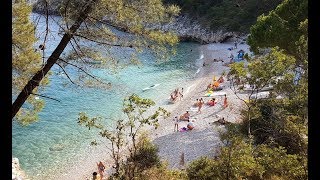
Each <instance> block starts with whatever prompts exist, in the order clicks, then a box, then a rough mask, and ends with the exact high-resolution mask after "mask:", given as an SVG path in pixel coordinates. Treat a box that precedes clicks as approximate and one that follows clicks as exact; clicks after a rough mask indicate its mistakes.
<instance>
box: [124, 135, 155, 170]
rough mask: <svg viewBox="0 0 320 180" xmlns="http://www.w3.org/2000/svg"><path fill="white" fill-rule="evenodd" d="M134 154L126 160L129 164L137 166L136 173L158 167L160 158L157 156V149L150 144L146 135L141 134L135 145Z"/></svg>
mask: <svg viewBox="0 0 320 180" xmlns="http://www.w3.org/2000/svg"><path fill="white" fill-rule="evenodd" d="M137 148H138V149H137V152H136V154H135V155H134V156H133V157H131V159H128V161H130V162H134V163H135V164H137V167H136V168H137V171H138V172H140V171H143V170H146V169H149V168H152V167H154V166H160V158H159V156H158V154H157V153H158V151H159V149H158V147H157V146H156V145H155V144H152V143H151V141H150V140H149V139H148V137H147V134H141V136H140V137H139V139H138V143H137Z"/></svg>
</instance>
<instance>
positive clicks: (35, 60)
mask: <svg viewBox="0 0 320 180" xmlns="http://www.w3.org/2000/svg"><path fill="white" fill-rule="evenodd" d="M31 10H32V8H31V6H30V5H28V4H27V3H26V1H24V0H23V1H17V2H14V3H13V4H12V92H13V98H14V97H16V96H17V94H18V92H20V91H21V90H22V89H23V87H24V86H25V85H26V84H27V82H28V81H29V80H30V79H31V77H32V76H33V75H34V74H35V73H36V72H37V71H38V70H39V69H40V68H41V66H42V60H41V55H40V53H39V52H37V51H36V50H35V48H34V45H35V42H36V41H37V39H36V37H35V31H34V28H35V26H34V24H33V23H32V22H31V21H30V19H29V16H30V13H31ZM48 82H49V81H48V78H47V77H46V78H44V80H43V81H42V82H41V85H46V84H48ZM37 91H38V89H34V90H33V91H32V93H37ZM36 98H37V99H36ZM36 98H35V96H30V97H29V98H28V99H27V103H26V105H25V106H24V107H23V108H22V109H20V111H19V112H18V114H17V116H16V120H17V122H19V123H20V124H21V125H28V124H30V123H32V122H35V121H37V120H38V113H39V112H40V111H41V110H42V108H43V107H44V101H43V100H42V99H40V98H38V97H36Z"/></svg>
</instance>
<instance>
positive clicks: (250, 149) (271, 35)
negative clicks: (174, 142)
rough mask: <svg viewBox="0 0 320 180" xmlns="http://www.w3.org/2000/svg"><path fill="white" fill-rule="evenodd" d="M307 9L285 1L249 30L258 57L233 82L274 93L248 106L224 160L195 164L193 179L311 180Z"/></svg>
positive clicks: (233, 74) (302, 0)
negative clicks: (267, 86)
mask: <svg viewBox="0 0 320 180" xmlns="http://www.w3.org/2000/svg"><path fill="white" fill-rule="evenodd" d="M307 4H308V3H307V0H298V1H296V0H285V1H283V3H281V4H280V5H279V6H278V7H277V8H276V9H275V10H272V11H270V13H269V14H268V15H261V16H260V17H259V18H258V20H257V23H256V24H255V25H253V26H252V27H251V29H250V36H249V38H248V39H249V41H248V44H249V45H250V47H251V49H253V51H254V52H255V53H256V56H254V57H251V58H249V57H248V56H247V60H248V64H247V65H245V64H244V63H235V64H233V65H231V70H230V72H229V77H230V79H231V81H232V82H237V80H240V81H238V82H240V84H238V85H243V84H249V85H251V87H252V91H255V92H259V91H260V90H261V89H262V88H263V87H265V86H266V85H269V84H272V85H273V86H274V90H273V91H272V93H271V95H270V97H269V98H267V99H256V98H250V96H249V100H244V102H245V104H246V106H245V107H244V109H243V111H242V122H241V123H240V124H235V125H230V126H229V127H228V128H227V129H228V131H227V133H226V134H223V135H222V140H223V142H224V143H225V146H224V147H222V148H221V150H220V154H219V155H218V156H217V158H216V159H209V158H201V159H198V160H196V161H194V162H192V163H191V164H190V165H189V167H188V169H187V174H188V177H189V179H308V167H307V156H308V149H307V148H308V147H307V145H308V140H307V137H308V100H307V99H308V67H307V65H308V52H307V49H308V46H307V43H308V33H307V30H306V27H307V24H308V16H307V12H308V11H307ZM293 11H294V12H296V13H291V12H293ZM289 37H290V38H289ZM265 48H268V49H267V51H266V49H265ZM235 86H237V85H235ZM277 97H278V98H277ZM213 177H214V178H213Z"/></svg>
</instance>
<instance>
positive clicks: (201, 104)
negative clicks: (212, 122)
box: [193, 98, 204, 114]
mask: <svg viewBox="0 0 320 180" xmlns="http://www.w3.org/2000/svg"><path fill="white" fill-rule="evenodd" d="M203 105H204V100H203V99H202V98H200V99H196V102H195V103H194V104H193V106H195V107H198V111H197V113H200V114H201V108H202V106H203Z"/></svg>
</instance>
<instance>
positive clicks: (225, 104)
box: [223, 94, 228, 108]
mask: <svg viewBox="0 0 320 180" xmlns="http://www.w3.org/2000/svg"><path fill="white" fill-rule="evenodd" d="M226 107H228V101H227V95H226V94H224V101H223V108H226Z"/></svg>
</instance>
